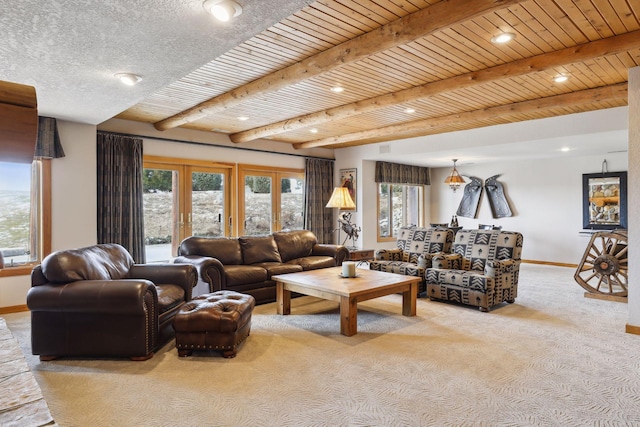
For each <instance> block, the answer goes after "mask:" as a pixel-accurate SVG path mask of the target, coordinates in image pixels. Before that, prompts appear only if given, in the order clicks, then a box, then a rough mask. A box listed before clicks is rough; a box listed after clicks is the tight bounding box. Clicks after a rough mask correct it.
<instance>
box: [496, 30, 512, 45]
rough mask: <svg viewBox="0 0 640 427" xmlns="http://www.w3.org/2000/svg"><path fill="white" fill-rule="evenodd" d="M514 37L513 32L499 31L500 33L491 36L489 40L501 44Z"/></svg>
mask: <svg viewBox="0 0 640 427" xmlns="http://www.w3.org/2000/svg"><path fill="white" fill-rule="evenodd" d="M515 38H516V35H515V33H501V34H498V35H497V36H493V37H491V42H492V43H499V44H502V43H507V42H510V41H511V40H513V39H515Z"/></svg>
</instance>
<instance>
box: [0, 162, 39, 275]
mask: <svg viewBox="0 0 640 427" xmlns="http://www.w3.org/2000/svg"><path fill="white" fill-rule="evenodd" d="M50 162H51V160H34V162H33V163H31V164H28V163H6V162H0V251H2V254H3V256H4V263H5V268H4V269H2V270H0V277H1V276H14V275H24V274H29V273H30V272H31V269H32V268H33V265H35V264H37V263H39V262H40V261H41V260H42V258H43V256H45V255H47V254H48V253H49V252H50V251H51V163H50Z"/></svg>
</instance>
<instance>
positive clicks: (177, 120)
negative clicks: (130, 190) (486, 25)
mask: <svg viewBox="0 0 640 427" xmlns="http://www.w3.org/2000/svg"><path fill="white" fill-rule="evenodd" d="M522 1H524V0H456V1H455V2H450V1H442V2H439V3H436V4H434V5H433V6H429V7H427V8H425V9H421V10H419V11H417V12H415V13H412V14H410V15H407V16H404V17H402V18H400V19H397V20H395V21H393V22H390V23H388V24H386V25H383V26H382V27H379V28H377V29H375V30H373V31H370V32H368V33H365V34H362V35H360V36H358V37H356V38H354V39H351V40H349V41H346V42H344V43H341V44H339V45H337V46H334V47H332V48H331V49H328V50H325V51H323V52H320V53H318V54H316V55H313V56H311V57H309V58H306V59H304V60H303V61H300V62H297V63H295V64H293V65H291V66H289V67H286V68H283V69H282V70H278V71H276V72H274V73H271V74H269V75H267V76H264V77H261V78H259V79H257V80H254V81H252V82H250V83H247V84H245V85H243V86H240V87H238V88H236V89H233V90H231V91H229V92H226V93H223V94H221V95H218V96H216V97H213V98H211V99H209V100H207V101H204V102H201V103H200V104H198V105H196V106H194V107H191V108H189V109H187V110H185V111H182V112H180V113H178V114H175V115H173V116H171V117H168V118H166V119H164V120H160V121H158V122H156V123H154V126H155V128H156V129H158V130H167V129H171V128H175V127H178V126H181V125H184V124H187V123H189V122H193V121H195V120H198V119H201V118H203V117H206V116H208V115H211V114H214V113H216V112H219V111H223V110H225V109H227V108H230V107H233V106H235V105H238V104H240V103H242V102H244V101H246V100H247V99H251V98H255V97H259V96H264V95H266V94H268V93H269V92H273V91H276V90H278V89H281V88H284V87H287V86H291V85H294V84H296V83H299V82H301V81H303V80H306V79H309V78H311V77H314V76H317V75H319V74H323V73H327V72H330V71H332V70H335V69H337V68H339V67H341V66H343V65H346V64H349V63H352V62H355V61H360V60H362V59H365V58H367V57H369V56H371V55H375V54H376V53H379V52H382V51H385V50H388V49H391V48H392V47H395V46H399V45H403V44H406V43H409V42H411V41H413V40H416V39H419V38H421V37H425V36H427V35H429V34H431V33H434V32H436V31H439V30H441V29H443V28H446V27H450V26H451V25H455V24H457V23H460V22H465V21H468V20H470V19H473V18H476V17H478V16H482V15H485V14H487V13H490V12H493V11H496V10H500V9H504V8H506V7H508V6H510V5H513V4H518V3H521V2H522Z"/></svg>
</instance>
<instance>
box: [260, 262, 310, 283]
mask: <svg viewBox="0 0 640 427" xmlns="http://www.w3.org/2000/svg"><path fill="white" fill-rule="evenodd" d="M254 266H256V267H262V268H264V269H265V270H267V276H268V277H269V280H271V278H272V277H273V276H276V275H278V274H289V273H299V272H301V271H302V266H301V265H298V264H283V263H281V262H259V263H258V264H254Z"/></svg>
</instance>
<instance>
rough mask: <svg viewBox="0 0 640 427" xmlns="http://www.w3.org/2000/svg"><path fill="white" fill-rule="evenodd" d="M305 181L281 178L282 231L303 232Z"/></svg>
mask: <svg viewBox="0 0 640 427" xmlns="http://www.w3.org/2000/svg"><path fill="white" fill-rule="evenodd" d="M303 193H304V181H303V180H302V179H299V178H291V177H283V178H280V214H279V218H278V219H279V226H280V227H279V229H280V230H302V229H303V224H304V194H303Z"/></svg>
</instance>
